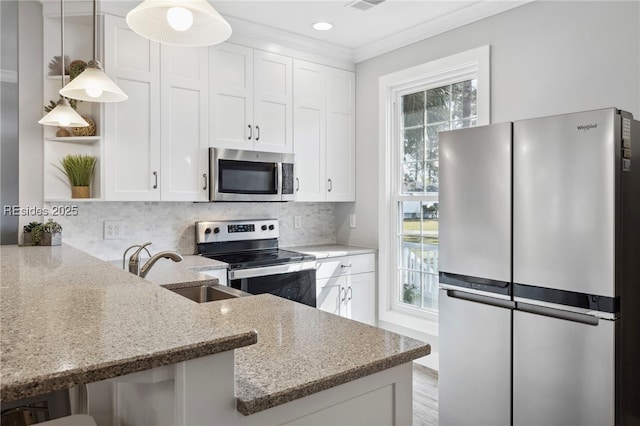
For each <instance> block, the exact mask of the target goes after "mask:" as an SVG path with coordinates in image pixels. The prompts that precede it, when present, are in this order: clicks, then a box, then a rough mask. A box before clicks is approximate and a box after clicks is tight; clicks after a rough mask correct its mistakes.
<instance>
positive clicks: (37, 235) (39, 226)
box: [22, 219, 62, 246]
mask: <svg viewBox="0 0 640 426" xmlns="http://www.w3.org/2000/svg"><path fill="white" fill-rule="evenodd" d="M22 229H23V230H24V232H25V233H27V234H30V235H31V244H32V245H34V246H37V245H40V243H41V242H42V239H43V238H44V234H51V235H53V234H59V233H61V232H62V226H61V225H60V224H59V223H58V222H55V221H54V220H53V219H49V220H48V221H47V222H45V223H42V222H31V223H29V224H28V225H25V226H24V227H23V228H22Z"/></svg>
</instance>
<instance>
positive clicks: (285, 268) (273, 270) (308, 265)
mask: <svg viewBox="0 0 640 426" xmlns="http://www.w3.org/2000/svg"><path fill="white" fill-rule="evenodd" d="M310 269H316V261H315V260H311V261H307V262H293V263H284V264H281V265H272V266H263V267H260V268H249V269H232V270H230V271H229V274H228V278H229V280H239V279H242V278H254V277H264V276H268V275H278V274H286V273H289V272H299V271H307V270H310Z"/></svg>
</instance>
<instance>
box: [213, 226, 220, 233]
mask: <svg viewBox="0 0 640 426" xmlns="http://www.w3.org/2000/svg"><path fill="white" fill-rule="evenodd" d="M213 233H214V234H219V233H220V228H218V227H217V226H216V227H215V228H213Z"/></svg>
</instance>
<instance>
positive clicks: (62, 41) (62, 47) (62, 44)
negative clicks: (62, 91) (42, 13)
mask: <svg viewBox="0 0 640 426" xmlns="http://www.w3.org/2000/svg"><path fill="white" fill-rule="evenodd" d="M60 61H61V62H62V66H61V67H62V72H61V73H60V74H61V75H62V81H61V83H62V87H63V88H64V68H65V61H64V0H60Z"/></svg>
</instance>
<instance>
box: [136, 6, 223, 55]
mask: <svg viewBox="0 0 640 426" xmlns="http://www.w3.org/2000/svg"><path fill="white" fill-rule="evenodd" d="M127 25H129V28H131V29H132V30H133V31H135V32H136V33H137V34H139V35H141V36H142V37H144V38H147V39H149V40H153V41H157V42H159V43H165V44H171V45H175V46H192V47H200V46H210V45H212V44H218V43H222V42H223V41H225V40H226V39H228V38H229V37H230V36H231V25H229V23H228V22H227V21H226V20H225V19H224V18H223V17H222V16H221V15H220V14H219V13H218V12H217V11H216V10H215V9H214V8H213V7H212V6H211V5H210V4H209V3H208V2H207V0H144V1H143V2H142V3H141V4H139V5H138V6H137V7H136V8H135V9H133V10H131V11H130V12H129V13H128V14H127Z"/></svg>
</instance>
